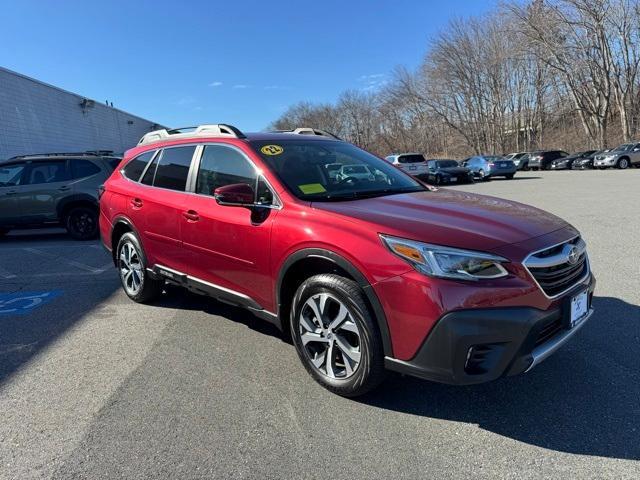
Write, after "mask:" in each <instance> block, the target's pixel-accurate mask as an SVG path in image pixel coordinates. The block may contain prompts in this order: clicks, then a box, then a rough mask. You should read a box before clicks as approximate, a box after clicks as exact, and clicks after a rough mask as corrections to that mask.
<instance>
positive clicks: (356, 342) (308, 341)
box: [298, 293, 361, 379]
mask: <svg viewBox="0 0 640 480" xmlns="http://www.w3.org/2000/svg"><path fill="white" fill-rule="evenodd" d="M298 323H299V333H300V341H301V343H302V347H303V349H304V351H305V354H306V356H307V358H308V359H309V361H310V363H311V364H312V365H313V367H314V368H315V369H316V370H318V371H319V372H320V373H321V374H323V375H325V376H327V377H329V378H332V379H345V378H349V377H351V376H352V375H353V374H354V373H355V372H356V370H357V369H358V366H359V365H360V358H361V350H360V345H361V342H360V330H359V329H358V325H357V324H356V322H355V320H354V318H353V316H352V314H351V312H350V311H349V309H348V307H347V306H346V305H345V304H344V303H342V302H341V301H340V300H338V299H337V298H336V297H334V296H333V295H331V294H329V293H319V294H316V295H313V296H312V297H310V298H309V299H308V300H307V301H306V302H305V303H304V305H303V306H302V309H301V310H300V315H299V317H298Z"/></svg>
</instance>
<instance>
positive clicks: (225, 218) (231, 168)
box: [182, 144, 278, 311]
mask: <svg viewBox="0 0 640 480" xmlns="http://www.w3.org/2000/svg"><path fill="white" fill-rule="evenodd" d="M196 164H197V165H198V172H197V175H196V179H195V185H194V190H195V193H196V195H193V196H191V197H190V198H189V202H188V207H187V209H186V211H185V214H186V216H185V217H184V218H183V219H182V239H183V242H184V247H185V249H187V250H188V251H189V253H190V256H191V261H190V262H189V263H190V269H189V271H188V272H187V273H188V274H189V275H191V276H193V277H196V278H199V279H201V280H204V281H206V282H209V283H212V284H214V285H216V286H220V287H223V288H226V289H230V290H232V291H234V292H239V293H242V294H244V295H247V296H249V297H251V298H252V299H253V300H255V301H256V302H257V303H258V304H259V305H260V306H262V307H263V308H265V309H267V310H271V311H273V309H274V306H273V282H272V279H271V275H270V272H269V262H270V242H271V226H272V224H273V219H274V218H275V216H276V215H277V213H278V210H277V208H271V207H274V201H275V200H274V197H273V193H272V192H271V190H270V188H269V187H268V185H267V184H266V182H264V180H263V179H262V178H261V179H260V181H259V182H258V181H257V177H258V174H257V173H256V169H255V167H254V166H253V164H252V163H251V162H250V161H249V159H248V158H247V157H246V156H245V155H244V153H242V152H241V151H240V150H239V149H237V148H235V147H231V146H226V145H221V144H217V145H206V146H205V147H204V150H203V153H202V157H201V159H200V161H199V162H196ZM235 183H246V184H249V185H251V186H252V187H254V188H255V187H256V185H258V187H257V189H258V195H257V198H258V200H259V201H260V203H261V204H262V205H263V206H262V207H259V208H248V207H235V206H222V205H219V204H218V203H216V201H215V199H214V198H213V192H214V190H215V189H216V188H218V187H221V186H224V185H230V184H235Z"/></svg>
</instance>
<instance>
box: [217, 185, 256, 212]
mask: <svg viewBox="0 0 640 480" xmlns="http://www.w3.org/2000/svg"><path fill="white" fill-rule="evenodd" d="M213 198H215V199H216V202H218V204H220V205H226V206H230V207H246V206H252V205H254V204H255V198H256V196H255V192H254V190H253V187H252V186H251V185H249V184H247V183H232V184H231V185H225V186H224V187H218V188H216V189H215V190H214V191H213Z"/></svg>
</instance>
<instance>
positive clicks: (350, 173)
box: [339, 164, 375, 182]
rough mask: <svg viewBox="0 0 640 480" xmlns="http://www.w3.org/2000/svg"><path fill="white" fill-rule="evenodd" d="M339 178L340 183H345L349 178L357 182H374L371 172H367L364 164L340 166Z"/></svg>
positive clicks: (367, 169) (367, 168) (367, 167)
mask: <svg viewBox="0 0 640 480" xmlns="http://www.w3.org/2000/svg"><path fill="white" fill-rule="evenodd" d="M339 178H340V180H341V181H346V180H348V179H350V178H352V179H356V180H359V181H362V180H369V181H371V182H373V181H374V180H375V177H374V175H373V171H371V170H369V166H368V165H364V164H360V165H357V164H356V165H342V167H341V168H340V174H339Z"/></svg>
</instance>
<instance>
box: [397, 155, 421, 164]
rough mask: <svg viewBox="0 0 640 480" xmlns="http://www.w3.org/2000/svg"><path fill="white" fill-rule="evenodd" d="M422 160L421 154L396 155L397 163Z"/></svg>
mask: <svg viewBox="0 0 640 480" xmlns="http://www.w3.org/2000/svg"><path fill="white" fill-rule="evenodd" d="M420 162H424V157H423V156H422V155H402V156H400V157H398V163H420Z"/></svg>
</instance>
